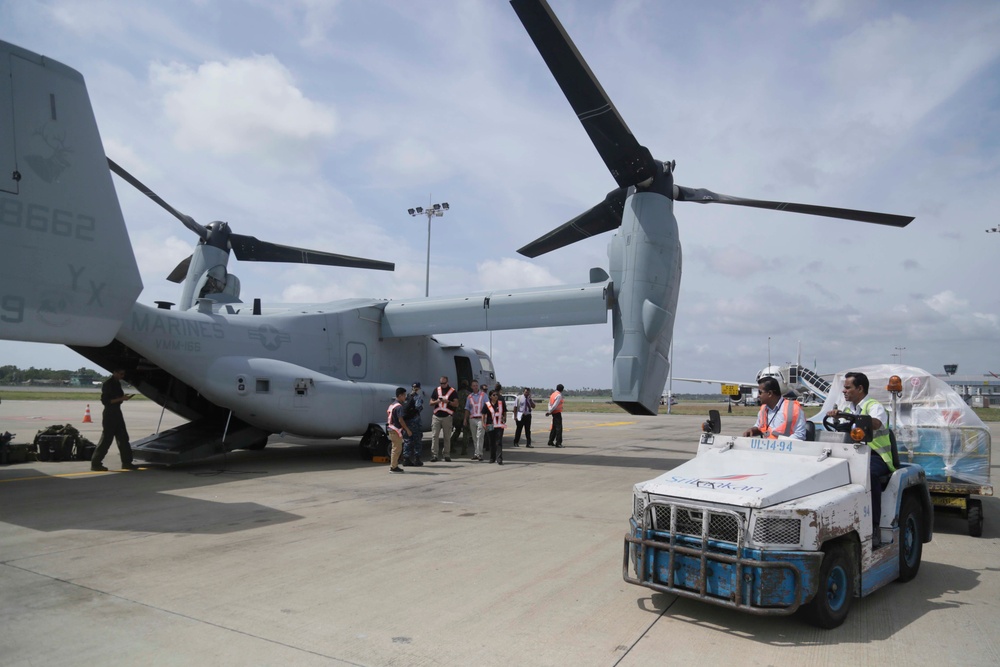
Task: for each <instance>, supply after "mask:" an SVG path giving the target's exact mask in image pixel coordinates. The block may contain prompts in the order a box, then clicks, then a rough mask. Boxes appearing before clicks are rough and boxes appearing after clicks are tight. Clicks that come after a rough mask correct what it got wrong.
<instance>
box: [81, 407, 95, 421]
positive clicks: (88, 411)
mask: <svg viewBox="0 0 1000 667" xmlns="http://www.w3.org/2000/svg"><path fill="white" fill-rule="evenodd" d="M83 423H84V424H93V423H94V420H93V419H91V418H90V403H87V412H85V413H84V415H83Z"/></svg>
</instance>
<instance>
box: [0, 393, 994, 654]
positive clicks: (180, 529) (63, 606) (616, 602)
mask: <svg viewBox="0 0 1000 667" xmlns="http://www.w3.org/2000/svg"><path fill="white" fill-rule="evenodd" d="M91 409H92V410H94V413H93V418H94V420H95V422H96V423H94V424H81V423H80V420H81V419H82V417H83V413H84V403H83V402H80V401H41V402H35V401H4V402H3V403H2V404H0V431H4V430H7V431H11V432H14V433H17V434H18V437H17V438H16V439H15V442H28V441H30V440H31V439H32V438H33V436H34V434H35V432H36V431H37V430H39V429H41V428H43V427H45V426H48V425H50V424H54V423H71V424H73V425H74V426H76V427H77V428H80V429H81V431H82V432H83V434H84V435H85V436H86V437H88V438H90V439H91V440H93V441H95V442H96V441H97V439H98V437H99V434H100V405H99V403H98V404H97V406H96V409H95V407H94V406H93V405H92V406H91ZM124 410H125V416H126V421H127V422H128V426H129V431H130V432H131V434H132V437H133V438H135V439H138V438H139V437H142V436H144V435H147V434H149V433H151V432H152V431H153V430H155V429H156V428H157V423H158V421H159V418H160V412H159V408H158V407H157V406H155V405H154V404H152V403H149V402H145V401H141V402H140V401H135V402H132V403H127V404H125V406H124ZM701 421H702V419H701V418H699V417H690V416H680V415H660V416H658V417H629V416H624V415H606V414H605V415H600V414H580V413H568V414H566V416H565V424H566V434H565V436H566V437H565V445H566V446H565V447H564V448H563V449H554V448H549V447H546V446H545V442H544V439H543V437H539V436H544V435H545V434H546V431H545V429H547V426H548V425H547V420H545V419H544V418H540V419H538V421H537V422H536V424H535V430H536V439H535V442H534V444H535V448H533V449H525V448H524V447H523V443H522V447H520V448H516V449H515V448H510V447H509V446H508V447H506V448H505V456H504V462H505V465H504V466H502V467H501V466H497V465H491V464H489V463H485V462H484V463H477V462H471V461H469V460H468V459H467V458H466V459H463V458H460V457H459V458H456V457H453V461H452V463H436V464H427V465H425V466H423V467H422V468H408V469H407V471H406V473H405V474H402V475H393V474H390V473H389V472H388V465H387V464H373V463H371V462H363V461H361V460H359V459H358V456H357V441H356V440H344V441H339V442H334V443H316V442H310V443H305V444H303V443H300V442H293V441H290V440H286V441H282V440H281V439H278V438H274V437H272V439H271V442H270V444H268V446H267V448H266V449H264V450H263V451H257V452H250V451H238V452H234V453H231V454H229V455H227V456H226V457H225V458H222V457H219V458H217V459H215V460H212V461H209V462H205V463H202V464H197V465H188V466H183V467H176V468H170V469H166V468H157V467H146V468H143V469H140V470H138V471H135V472H127V471H120V472H115V471H112V472H107V473H92V472H90V469H89V463H87V462H76V461H71V462H60V463H49V462H33V463H21V464H16V465H10V466H4V467H0V663H2V664H4V665H8V666H9V665H29V664H31V665H36V664H45V665H64V664H74V665H78V664H84V665H87V664H101V665H134V664H139V663H144V664H152V665H191V664H213V665H272V664H274V665H278V664H280V665H288V664H294V665H502V666H504V667H510V666H512V665H519V666H520V665H574V666H577V665H581V666H589V665H594V666H610V665H621V666H624V667H638V666H642V667H647V666H648V665H653V664H664V665H679V664H685V665H687V664H717V663H722V664H730V663H731V664H738V665H803V664H809V665H838V666H840V665H848V664H850V665H868V664H872V665H875V664H877V665H938V666H939V665H947V664H957V665H984V666H985V665H990V666H993V665H997V664H1000V549H998V546H1000V499H997V498H992V497H991V498H984V499H983V504H984V506H985V516H986V522H985V528H984V534H983V537H981V538H978V539H976V538H972V537H969V536H968V535H967V533H966V525H965V521H964V520H963V519H961V518H960V517H958V516H955V515H949V514H946V513H942V512H940V511H939V512H937V513H936V515H935V520H936V522H935V529H936V532H935V535H934V540H933V541H932V542H931V543H930V544H927V545H925V546H924V552H923V564H922V566H921V569H920V572H919V574H918V575H917V577H916V579H914V580H913V581H911V582H909V583H906V584H898V583H894V584H890V585H889V586H888V587H886V588H884V589H882V590H880V591H878V592H877V593H875V594H874V595H872V596H870V597H868V598H864V599H859V600H855V601H854V606H853V609H852V610H851V614H850V616H849V617H848V619H847V621H846V623H845V624H844V625H843V626H841V627H840V628H837V629H834V630H818V629H815V628H813V627H811V626H808V625H806V624H805V623H804V622H803V621H801V620H800V619H799V618H798V617H795V616H793V617H776V618H758V617H755V616H751V615H747V614H742V613H738V612H735V611H730V610H726V609H721V608H717V607H714V606H711V605H707V604H704V603H699V602H695V601H691V600H685V599H680V598H676V597H674V596H671V595H664V594H660V593H654V592H652V591H650V590H648V589H645V588H641V587H637V586H632V585H629V584H626V583H625V582H623V581H622V577H621V566H622V537H623V535H624V534H625V531H626V529H627V526H628V517H629V515H630V513H631V510H632V485H633V484H635V483H636V482H639V481H642V480H646V479H649V478H651V477H654V476H656V475H658V474H660V473H662V472H664V471H666V470H669V469H671V468H673V467H675V466H677V465H679V464H680V463H682V462H684V461H686V460H687V459H689V458H690V457H691V456H692V455H693V454H694V451H695V448H696V444H697V437H698V432H699V426H700V423H701ZM750 421H751V420H750V419H749V418H728V419H727V416H726V415H725V414H723V432H724V433H732V432H737V431H741V430H743V429H744V428H746V426H748V425H749V423H750ZM178 423H180V420H179V419H178V418H177V417H175V416H172V415H169V414H168V415H166V416H165V417H164V419H163V423H162V425H161V427H160V428H163V429H165V428H169V427H171V426H175V425H177V424H178ZM998 426H1000V425H997V424H994V425H992V433H993V436H994V438H993V441H994V457H993V461H994V462H996V463H994V465H993V469H994V471H995V470H996V468H997V463H1000V457H998V456H997V452H996V448H997V444H996V443H997V442H1000V437H998V436H1000V429H998ZM504 440H505V444H507V445H509V443H510V440H511V436H510V435H509V434H508V435H507V436H506V437H505V438H504ZM105 463H106V464H107V465H108V466H109V467H111V468H114V467H115V466H117V465H118V454H117V449H116V448H115V447H114V446H112V448H111V452H110V453H109V455H108V457H107V459H106V460H105ZM992 476H993V477H994V479H995V478H996V475H995V473H994V474H993V475H992Z"/></svg>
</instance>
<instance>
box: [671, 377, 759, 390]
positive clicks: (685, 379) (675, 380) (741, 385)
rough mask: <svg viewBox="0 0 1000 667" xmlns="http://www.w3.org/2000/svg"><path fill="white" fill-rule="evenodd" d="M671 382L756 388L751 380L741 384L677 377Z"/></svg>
mask: <svg viewBox="0 0 1000 667" xmlns="http://www.w3.org/2000/svg"><path fill="white" fill-rule="evenodd" d="M673 380H674V382H701V383H703V384H720V385H722V384H735V385H737V386H739V387H740V388H742V387H752V388H754V389H756V388H757V381H756V380H753V381H751V382H742V381H740V380H708V379H706V378H678V377H675V378H673Z"/></svg>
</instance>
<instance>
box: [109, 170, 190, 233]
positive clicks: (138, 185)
mask: <svg viewBox="0 0 1000 667" xmlns="http://www.w3.org/2000/svg"><path fill="white" fill-rule="evenodd" d="M108 166H109V167H111V171H113V172H115V173H116V174H118V175H119V176H121V177H122V178H123V179H125V181H126V182H128V184H129V185H131V186H132V187H133V188H135V189H136V190H138V191H139V192H141V193H142V194H144V195H146V196H147V197H149V198H150V199H152V200H153V201H155V202H156V203H157V204H159V205H160V206H162V207H163V208H164V209H166V210H167V212H168V213H170V214H171V215H172V216H174V217H175V218H177V219H178V220H180V221H181V222H183V223H184V226H185V227H187V228H188V229H190V230H191V231H192V232H194V233H195V234H197V235H198V237H199V238H201V239H206V238H208V230H207V229H205V227H203V226H202V225H199V224H198V223H197V222H195V221H194V218H192V217H191V216H189V215H185V214H184V213H181V212H180V211H178V210H177V209H176V208H174V207H173V206H171V205H170V204H168V203H167V202H165V201H163V199H161V198H160V196H159V195H158V194H156V193H155V192H153V191H152V190H150V189H149V188H147V187H146V186H145V185H144V184H143V183H142V181H140V180H139V179H138V178H136V177H135V176H133V175H132V174H130V173H128V172H127V171H125V170H124V169H123V168H122V167H121V166H119V165H118V163H116V162H115V161H114V160H112V159H111V158H108Z"/></svg>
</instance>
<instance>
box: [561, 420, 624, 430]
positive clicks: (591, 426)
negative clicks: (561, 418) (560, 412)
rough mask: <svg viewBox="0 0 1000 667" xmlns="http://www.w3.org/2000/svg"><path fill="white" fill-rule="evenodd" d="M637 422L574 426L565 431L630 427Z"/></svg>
mask: <svg viewBox="0 0 1000 667" xmlns="http://www.w3.org/2000/svg"><path fill="white" fill-rule="evenodd" d="M635 423H636V422H602V423H600V424H588V425H587V426H574V427H573V428H564V429H563V430H564V431H577V430H579V429H581V428H597V427H599V426H628V425H629V424H635Z"/></svg>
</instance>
